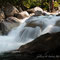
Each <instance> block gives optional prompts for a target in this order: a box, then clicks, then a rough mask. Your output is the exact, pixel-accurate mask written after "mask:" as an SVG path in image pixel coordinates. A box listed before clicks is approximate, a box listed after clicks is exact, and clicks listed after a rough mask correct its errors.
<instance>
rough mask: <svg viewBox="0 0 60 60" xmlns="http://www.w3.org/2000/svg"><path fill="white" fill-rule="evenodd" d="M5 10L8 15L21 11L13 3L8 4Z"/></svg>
mask: <svg viewBox="0 0 60 60" xmlns="http://www.w3.org/2000/svg"><path fill="white" fill-rule="evenodd" d="M4 12H5V15H6V17H10V16H14V14H15V13H19V11H18V9H17V8H16V7H15V6H12V5H11V4H7V6H6V7H5V8H4Z"/></svg>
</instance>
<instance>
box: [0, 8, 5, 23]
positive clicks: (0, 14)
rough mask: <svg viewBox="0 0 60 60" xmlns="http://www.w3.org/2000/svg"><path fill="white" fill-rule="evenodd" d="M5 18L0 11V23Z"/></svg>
mask: <svg viewBox="0 0 60 60" xmlns="http://www.w3.org/2000/svg"><path fill="white" fill-rule="evenodd" d="M4 18H5V15H4V12H3V11H2V10H1V9H0V22H1V21H2V20H3V19H4Z"/></svg>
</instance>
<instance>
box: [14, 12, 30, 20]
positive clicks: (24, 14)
mask: <svg viewBox="0 0 60 60" xmlns="http://www.w3.org/2000/svg"><path fill="white" fill-rule="evenodd" d="M15 17H17V18H18V19H23V18H26V17H29V14H28V12H27V11H22V12H20V13H18V14H15Z"/></svg>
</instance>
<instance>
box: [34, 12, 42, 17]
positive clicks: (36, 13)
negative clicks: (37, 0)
mask: <svg viewBox="0 0 60 60" xmlns="http://www.w3.org/2000/svg"><path fill="white" fill-rule="evenodd" d="M42 14H43V13H42V12H41V11H36V12H35V16H41V15H42Z"/></svg>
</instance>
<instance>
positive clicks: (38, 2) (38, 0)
mask: <svg viewBox="0 0 60 60" xmlns="http://www.w3.org/2000/svg"><path fill="white" fill-rule="evenodd" d="M7 2H9V3H11V4H12V5H15V6H16V5H18V6H21V7H26V8H32V7H35V6H40V7H42V8H43V9H44V10H46V9H49V2H52V0H0V6H3V5H4V6H5V5H6V4H7ZM59 3H60V0H58V2H56V1H55V2H54V7H58V5H59Z"/></svg>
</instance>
